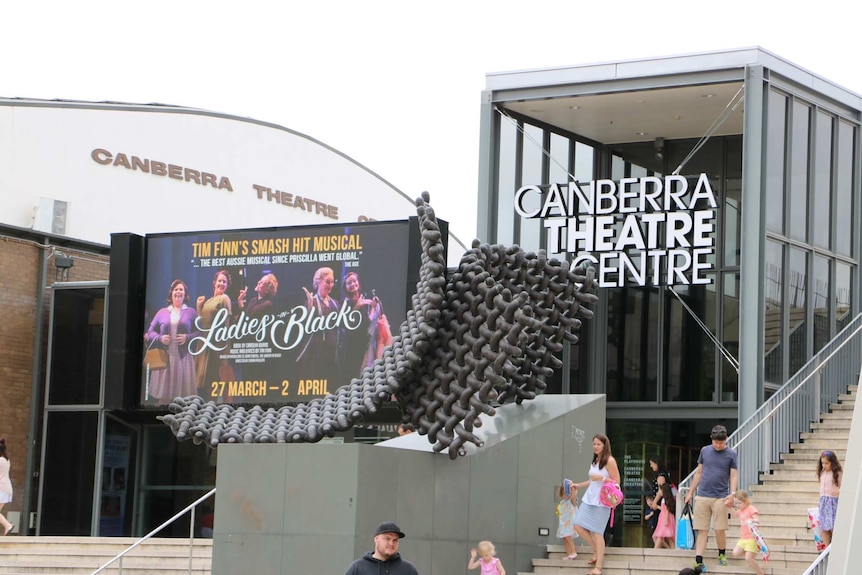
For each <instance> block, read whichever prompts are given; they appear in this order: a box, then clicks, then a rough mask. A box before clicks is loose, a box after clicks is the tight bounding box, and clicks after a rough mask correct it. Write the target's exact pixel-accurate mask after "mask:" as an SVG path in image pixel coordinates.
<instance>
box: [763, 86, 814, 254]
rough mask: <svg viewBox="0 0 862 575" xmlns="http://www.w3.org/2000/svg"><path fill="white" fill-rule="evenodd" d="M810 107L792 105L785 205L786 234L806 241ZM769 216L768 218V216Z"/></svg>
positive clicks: (798, 103)
mask: <svg viewBox="0 0 862 575" xmlns="http://www.w3.org/2000/svg"><path fill="white" fill-rule="evenodd" d="M810 116H811V108H810V107H808V106H807V105H805V104H803V103H801V102H793V127H792V131H791V135H790V137H791V142H790V195H789V198H788V202H787V221H788V227H789V229H788V232H787V233H788V235H789V236H790V237H792V238H794V239H797V240H800V241H807V240H808V148H809V145H808V134H809V124H810V121H811V119H810ZM767 217H768V216H767Z"/></svg>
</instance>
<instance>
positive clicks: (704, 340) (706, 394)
mask: <svg viewBox="0 0 862 575" xmlns="http://www.w3.org/2000/svg"><path fill="white" fill-rule="evenodd" d="M712 281H713V282H714V281H715V279H714V278H712ZM709 288H710V289H709V290H707V289H706V286H703V285H698V286H676V288H674V289H675V290H676V292H677V293H678V294H679V295H680V297H681V298H682V299H683V301H685V303H686V305H687V306H688V307H689V308H690V309H691V311H692V312H693V313H694V314H695V315H696V316H697V317H698V318H699V319H700V320H701V321H702V322H703V323H704V324H705V325H706V327H707V329H708V330H709V331H710V332H712V333H715V291H714V290H715V287H714V286H713V285H710V286H709ZM665 293H666V297H665V321H664V325H665V349H664V354H663V355H664V357H665V365H666V377H665V385H664V389H663V398H664V400H665V401H716V397H715V354H716V349H715V346H714V345H713V343H712V340H710V339H709V337H708V336H707V335H706V333H704V331H703V328H701V327H700V325H698V323H697V321H696V320H695V318H694V317H692V316H691V314H690V313H689V312H688V311H687V310H686V309H685V308H684V307H683V306H682V304H681V303H680V302H679V300H678V299H677V298H676V296H674V295H673V293H671V291H670V290H667V291H666V292H665Z"/></svg>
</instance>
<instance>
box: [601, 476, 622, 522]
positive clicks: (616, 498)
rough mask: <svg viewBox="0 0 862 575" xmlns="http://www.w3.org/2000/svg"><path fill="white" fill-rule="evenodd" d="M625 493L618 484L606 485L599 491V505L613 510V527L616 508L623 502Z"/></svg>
mask: <svg viewBox="0 0 862 575" xmlns="http://www.w3.org/2000/svg"><path fill="white" fill-rule="evenodd" d="M624 498H625V497H624V496H623V491H622V489H620V486H619V485H617V484H616V483H604V484H603V485H602V489H601V491H599V503H601V504H602V505H604V506H605V507H610V508H611V527H613V526H614V508H615V507H616V506H617V505H619V504H620V503H622V502H623V499H624Z"/></svg>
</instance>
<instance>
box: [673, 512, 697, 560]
mask: <svg viewBox="0 0 862 575" xmlns="http://www.w3.org/2000/svg"><path fill="white" fill-rule="evenodd" d="M676 548H677V549H694V526H693V525H692V517H691V505H689V504H688V503H686V504H685V507H684V508H683V510H682V515H680V516H679V521H677V522H676Z"/></svg>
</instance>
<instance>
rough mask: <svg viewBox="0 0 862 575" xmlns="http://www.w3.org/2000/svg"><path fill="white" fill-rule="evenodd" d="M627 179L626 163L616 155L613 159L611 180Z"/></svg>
mask: <svg viewBox="0 0 862 575" xmlns="http://www.w3.org/2000/svg"><path fill="white" fill-rule="evenodd" d="M625 177H626V162H625V160H623V159H622V158H621V157H619V156H617V155H616V154H614V155H613V156H612V157H611V179H612V180H619V179H620V178H625Z"/></svg>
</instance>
